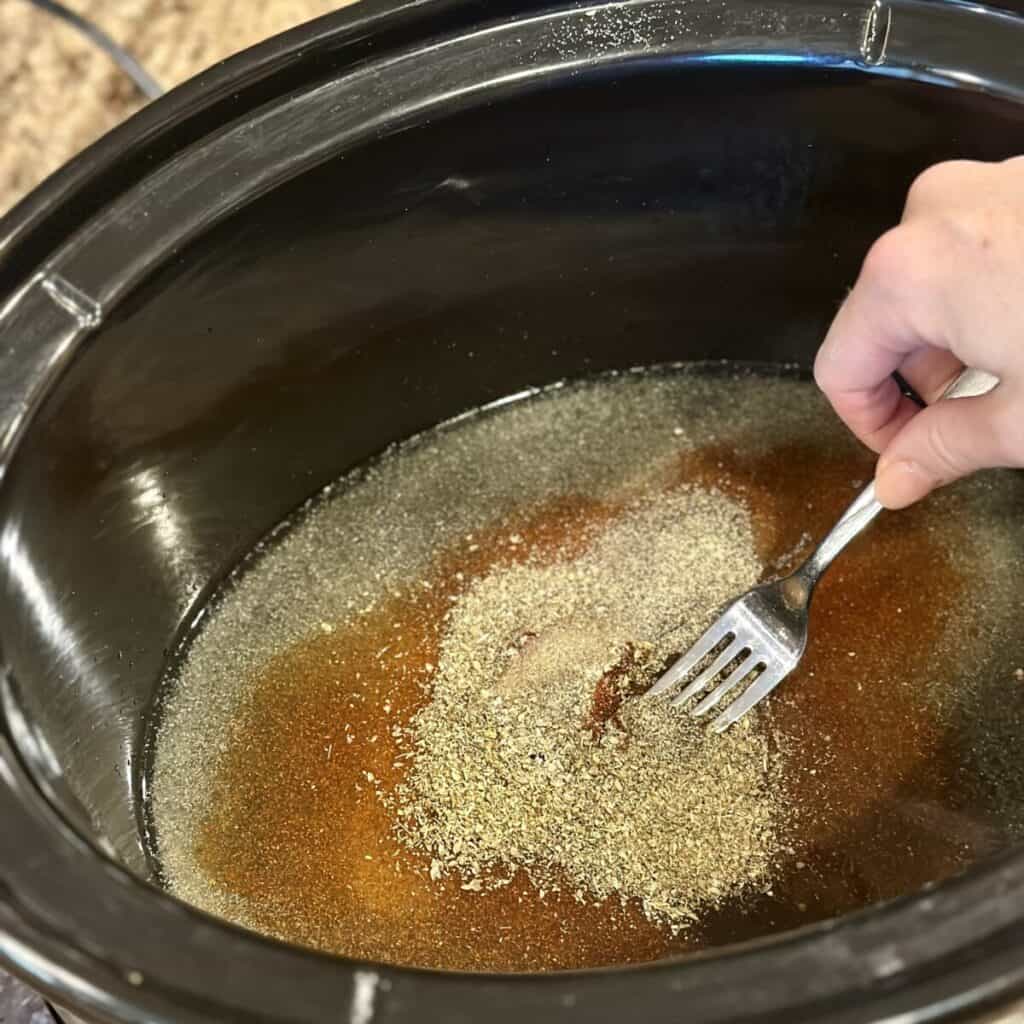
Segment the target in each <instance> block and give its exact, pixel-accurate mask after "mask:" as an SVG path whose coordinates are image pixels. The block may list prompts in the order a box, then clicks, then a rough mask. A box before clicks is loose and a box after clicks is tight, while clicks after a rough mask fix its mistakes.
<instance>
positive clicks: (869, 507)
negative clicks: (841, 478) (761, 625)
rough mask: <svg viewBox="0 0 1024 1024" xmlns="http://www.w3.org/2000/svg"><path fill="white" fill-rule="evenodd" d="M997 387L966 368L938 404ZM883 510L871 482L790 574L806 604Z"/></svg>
mask: <svg viewBox="0 0 1024 1024" xmlns="http://www.w3.org/2000/svg"><path fill="white" fill-rule="evenodd" d="M998 383H999V378H998V377H993V376H992V374H991V373H986V372H985V371H984V370H974V369H971V368H970V367H968V368H967V369H965V370H963V371H962V372H961V373H960V375H959V376H958V377H957V378H956V379H955V380H954V381H953V382H952V383H951V384H950V385H949V387H947V388H946V390H945V391H943V392H942V394H941V395H940V396H939V400H940V401H944V400H945V399H947V398H970V397H973V396H975V395H984V394H986V393H987V392H989V391H991V390H992V389H993V388H994V387H995V386H996V385H997V384H998ZM883 507H884V506H882V505H880V504H879V502H878V499H877V498H876V497H875V482H874V480H872V481H871V483H869V484H868V485H867V487H865V488H864V490H862V491H861V492H860V494H858V495H857V497H856V498H855V499H854V501H853V503H852V504H851V505H850V507H849V508H848V509H847V510H846V511H845V512H844V513H843V514H842V516H841V517H840V519H839V522H838V523H836V525H835V526H833V527H832V529H831V530H830V531H829V533H828V535H827V536H826V537H825V539H824V540H823V541H822V542H821V543H820V544H819V545H818V547H817V548H816V549H815V551H814V552H813V554H812V555H811V556H810V557H809V558H808V559H807V561H806V562H804V564H803V565H802V566H800V568H799V569H797V571H796V572H795V573H794V576H797V577H799V578H800V580H801V582H802V583H803V584H804V589H805V591H806V598H805V599H806V600H810V596H811V590H812V589H813V587H814V584H815V583H817V582H818V580H819V579H820V577H821V575H822V573H824V571H825V570H826V569H827V568H828V567H829V566H830V565H831V564H832V561H833V559H834V558H835V557H836V555H838V554H839V552H840V551H842V550H843V548H845V547H846V545H847V544H849V543H850V541H851V540H853V538H854V537H857V536H859V535H860V534H861V533H863V531H864V530H865V529H867V527H868V525H869V524H870V523H872V522H873V521H874V519H875V517H876V516H877V515H878V513H879V512H881V511H882V508H883Z"/></svg>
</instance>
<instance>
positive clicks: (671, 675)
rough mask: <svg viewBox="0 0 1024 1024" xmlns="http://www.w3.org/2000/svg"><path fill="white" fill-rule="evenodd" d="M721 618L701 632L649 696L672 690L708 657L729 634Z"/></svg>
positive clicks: (653, 687)
mask: <svg viewBox="0 0 1024 1024" xmlns="http://www.w3.org/2000/svg"><path fill="white" fill-rule="evenodd" d="M721 622H722V620H721V618H717V619H715V621H714V622H712V623H711V625H710V626H708V628H707V629H706V630H705V631H704V632H703V633H702V634H701V636H700V639H699V640H697V641H696V642H695V643H694V644H693V646H692V647H690V649H689V650H688V651H686V652H685V653H684V654H683V655H682V656H681V657H680V658H679V659H678V660H677V661H675V662H674V663H673V664H672V666H671V667H670V668H669V669H668V670H667V671H666V672H665V674H664V675H663V676H662V677H661V678H660V679H659V680H658V681H657V682H656V683H655V684H654V685H653V686H652V687H651V688H650V689H649V690H648V691H647V694H648V696H651V697H653V696H655V694H659V693H664V692H665V691H666V690H670V689H671V688H672V687H673V686H675V685H676V683H678V682H679V680H680V679H683V678H684V677H686V676H688V675H689V674H690V673H691V672H692V671H693V668H694V666H695V665H697V664H698V663H699V662H700V661H701V659H702V658H706V657H707V656H708V655H709V654H710V653H711V652H712V651H713V650H714V649H715V648H716V647H717V646H718V645H719V644H720V643H721V642H722V640H723V639H724V638H725V637H726V636H727V635H728V631H727V630H725V629H723V628H722V625H721Z"/></svg>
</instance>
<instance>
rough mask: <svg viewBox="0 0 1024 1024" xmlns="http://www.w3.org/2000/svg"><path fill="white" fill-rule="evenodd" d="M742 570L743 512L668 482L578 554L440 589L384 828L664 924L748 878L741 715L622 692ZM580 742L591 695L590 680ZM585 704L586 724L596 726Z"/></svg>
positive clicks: (457, 862) (634, 687)
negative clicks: (713, 722) (422, 681)
mask: <svg viewBox="0 0 1024 1024" xmlns="http://www.w3.org/2000/svg"><path fill="white" fill-rule="evenodd" d="M760 574H761V565H760V563H759V561H758V558H757V553H756V551H755V548H754V540H753V534H752V529H751V524H750V520H749V517H748V515H747V514H746V512H745V511H744V510H743V508H742V507H741V506H740V505H738V504H737V503H736V502H734V501H732V500H731V499H729V498H726V497H725V496H724V495H722V494H719V493H715V492H710V491H704V490H700V489H697V488H693V487H681V488H679V489H678V490H677V491H675V492H674V493H670V494H666V495H664V496H663V498H662V499H661V500H660V501H658V502H656V503H650V502H648V503H644V504H642V505H639V506H637V507H634V508H631V509H629V510H627V511H626V512H625V513H624V514H623V515H622V516H621V517H620V518H618V519H616V520H615V521H614V522H612V523H611V524H610V525H609V526H608V527H607V528H606V529H605V530H604V531H603V532H602V533H601V534H600V535H599V536H597V537H596V538H594V539H593V541H592V543H591V545H590V547H589V548H588V549H587V550H586V551H585V552H584V553H583V554H582V555H580V556H579V557H577V558H571V559H558V560H555V561H553V562H548V563H546V564H541V565H536V564H532V563H531V562H529V561H528V562H526V563H525V564H522V565H514V566H508V567H499V568H496V569H495V570H493V571H492V572H491V573H489V574H488V575H486V576H484V577H483V578H482V579H480V580H478V581H476V582H475V583H474V584H473V585H472V586H471V587H470V588H469V589H468V590H467V592H466V593H465V594H463V595H462V596H461V597H460V598H459V599H458V601H457V602H456V603H455V604H454V605H453V607H452V608H451V610H450V611H449V612H448V615H447V625H446V630H445V633H444V636H443V638H442V641H441V647H440V654H439V662H438V666H437V674H436V676H435V677H434V682H433V689H432V697H431V700H430V702H429V703H428V704H427V706H426V707H425V708H424V709H423V710H422V711H420V712H419V714H418V715H417V716H416V718H415V719H414V721H413V723H412V726H411V728H410V730H409V732H410V735H411V739H412V750H413V751H414V754H415V756H414V757H413V758H412V761H411V767H410V771H409V776H408V780H407V782H405V783H404V784H403V785H401V786H400V787H399V790H398V799H397V806H396V811H397V819H398V826H397V827H398V829H399V834H400V836H401V837H402V838H403V839H404V840H405V841H406V842H408V843H409V844H410V845H411V846H412V847H413V848H414V849H419V850H423V851H425V852H427V853H429V854H430V855H431V856H432V858H433V863H432V866H433V870H434V873H435V875H437V874H439V873H441V872H447V871H451V870H455V871H457V872H458V873H459V874H460V875H461V877H462V880H463V883H464V884H466V885H469V886H472V887H476V888H483V887H490V886H494V885H501V884H505V882H506V881H507V876H508V874H509V873H510V872H513V871H515V870H516V869H517V868H525V869H526V870H527V871H528V873H529V875H530V877H531V879H532V880H533V882H534V884H535V885H536V886H537V888H538V889H541V890H546V889H551V888H558V887H559V886H561V885H565V884H568V885H570V886H571V887H572V889H573V891H574V892H575V894H576V896H577V898H578V899H580V900H587V899H589V900H593V899H594V898H597V899H603V898H606V897H608V896H611V895H617V896H619V897H621V898H623V899H630V898H633V899H637V900H639V902H640V905H641V906H642V908H643V909H644V911H645V913H647V914H648V915H649V916H651V917H652V918H655V919H657V920H662V921H665V922H666V923H668V924H669V925H670V926H671V927H673V928H677V929H678V928H682V927H684V926H686V925H687V924H688V923H690V922H692V921H694V920H696V919H697V915H698V913H699V911H700V909H701V908H702V907H704V906H706V905H708V904H709V903H718V902H720V901H721V900H722V899H723V898H724V897H727V896H730V895H734V894H735V893H736V892H737V891H739V890H741V889H743V888H745V887H749V886H752V885H755V884H763V883H764V881H765V879H766V878H767V875H768V872H769V867H770V864H771V858H772V855H773V853H774V852H775V851H776V849H777V846H778V835H779V828H778V818H779V816H780V812H781V808H780V807H779V806H778V804H777V801H776V799H775V798H774V795H773V793H772V791H771V789H770V788H769V787H768V786H767V784H766V782H767V780H766V775H767V773H768V772H769V771H776V772H777V771H779V770H780V767H779V765H778V764H777V763H773V762H774V761H775V758H774V757H772V756H770V754H769V743H768V738H767V735H766V734H765V732H764V731H763V730H761V729H759V728H758V727H757V725H756V722H755V721H754V720H753V719H752V720H751V722H750V723H744V724H743V726H742V727H740V728H737V729H734V730H732V731H730V732H729V734H728V735H727V736H725V737H719V736H717V735H715V734H713V733H711V732H709V731H708V730H707V729H706V728H705V727H704V723H698V722H696V721H694V720H693V719H692V718H689V717H688V716H686V715H682V714H678V713H674V712H672V711H670V710H669V709H668V708H667V707H666V706H665V703H664V701H662V700H644V699H638V697H639V695H640V694H641V693H642V692H643V691H644V690H646V689H647V687H648V686H649V685H650V683H651V682H653V679H654V677H655V674H656V672H657V670H658V668H659V667H660V666H663V665H664V664H665V663H666V661H667V660H668V658H669V657H670V655H671V654H672V653H673V652H676V651H679V650H680V649H681V648H682V647H683V646H685V644H686V643H688V642H689V641H691V640H693V639H694V638H695V636H696V635H697V633H698V632H699V629H700V626H701V624H702V623H703V621H704V619H705V617H706V615H707V610H708V609H709V608H715V607H717V606H718V605H720V604H722V603H723V602H724V601H726V600H727V599H728V598H729V597H731V596H732V595H734V594H736V593H739V592H741V591H743V590H745V589H747V588H748V587H750V586H752V585H753V584H754V583H755V582H756V581H757V579H758V578H759V576H760ZM608 687H615V688H616V691H617V694H618V696H619V698H620V699H619V702H618V706H617V707H616V708H615V711H614V714H609V713H608V712H607V710H605V714H604V718H603V726H604V728H603V729H602V730H600V735H599V736H598V737H597V738H596V739H595V731H596V730H595V728H594V726H595V724H598V723H595V720H594V712H595V708H594V704H595V698H596V699H597V701H598V704H599V708H598V712H599V713H600V712H601V710H602V708H601V706H600V705H602V702H603V704H604V705H605V706H606V705H607V701H608V694H607V689H608ZM600 721H601V720H599V722H600Z"/></svg>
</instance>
